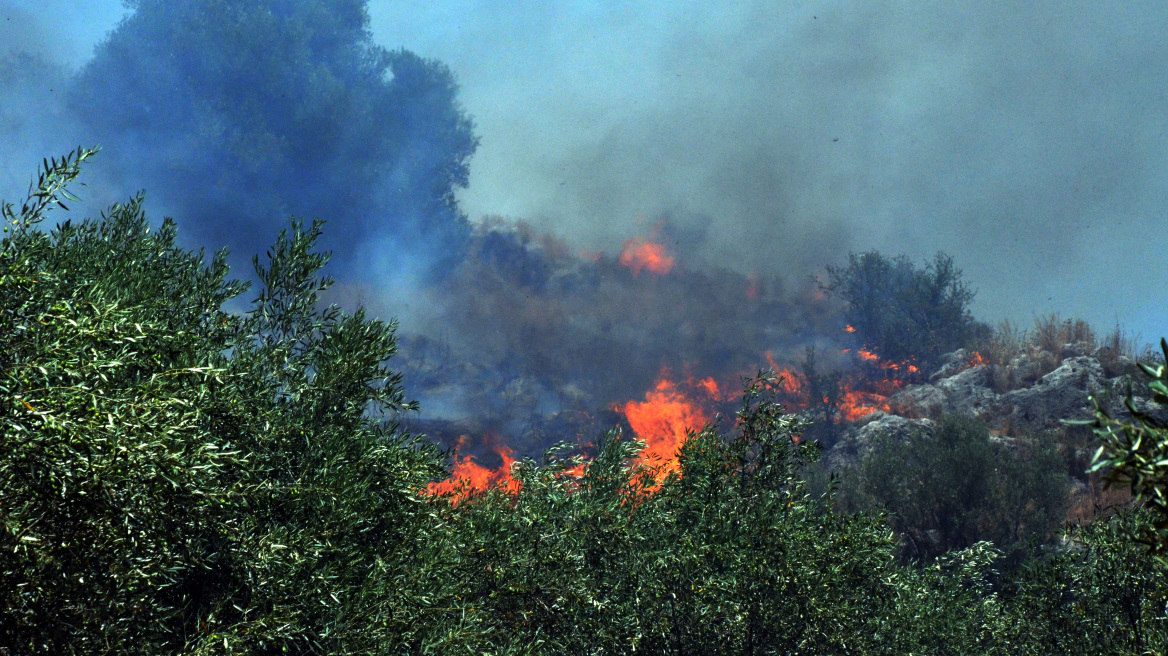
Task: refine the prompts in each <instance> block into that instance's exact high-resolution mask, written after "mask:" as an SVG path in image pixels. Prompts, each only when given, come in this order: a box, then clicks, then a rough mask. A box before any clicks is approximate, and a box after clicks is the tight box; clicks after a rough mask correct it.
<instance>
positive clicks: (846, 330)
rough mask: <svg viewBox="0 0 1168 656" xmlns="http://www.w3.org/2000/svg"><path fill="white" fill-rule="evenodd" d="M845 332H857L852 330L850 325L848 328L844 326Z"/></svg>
mask: <svg viewBox="0 0 1168 656" xmlns="http://www.w3.org/2000/svg"><path fill="white" fill-rule="evenodd" d="M844 332H845V333H854V332H856V329H855V328H852V327H851V326H850V325H848V326H844Z"/></svg>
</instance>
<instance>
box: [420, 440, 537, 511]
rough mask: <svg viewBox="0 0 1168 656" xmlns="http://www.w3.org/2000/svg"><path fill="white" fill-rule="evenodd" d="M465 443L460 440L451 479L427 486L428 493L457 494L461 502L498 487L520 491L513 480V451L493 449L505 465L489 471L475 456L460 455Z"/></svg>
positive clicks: (502, 448) (456, 449) (456, 448)
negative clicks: (459, 450) (476, 493)
mask: <svg viewBox="0 0 1168 656" xmlns="http://www.w3.org/2000/svg"><path fill="white" fill-rule="evenodd" d="M465 443H466V440H465V438H460V439H459V440H458V445H457V446H456V447H455V456H454V471H453V472H451V474H450V478H448V479H446V480H444V481H441V482H438V483H430V484H429V485H427V486H426V491H427V492H429V493H430V494H433V495H439V494H447V493H450V492H457V497H456V499H455V501H461V500H462V499H465V498H466V497H467V496H469V495H471V494H473V493H474V492H481V491H484V490H488V489H490V488H492V487H497V486H503V487H505V488H506V489H507V491H508V492H512V493H514V492H518V491H519V484H518V483H517V482H516V481H515V479H513V478H511V465H512V464H514V463H515V458H514V457H512V455H511V449H509V448H507V447H506V446H501V445H499V446H495V447H493V450H494V452H495V453H496V454H497V455H498V456H499V457H500V458H502V459H503V464H502V465H500V466H499V468H498V469H487V468H486V467H483V466H482V465H480V464H478V463H477V462H475V461H474V456H469V455H468V456H459V455H458V449H460V448H462V446H463V445H464V444H465Z"/></svg>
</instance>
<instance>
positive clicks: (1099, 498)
mask: <svg viewBox="0 0 1168 656" xmlns="http://www.w3.org/2000/svg"><path fill="white" fill-rule="evenodd" d="M1131 503H1132V496H1131V492H1129V491H1128V489H1127V488H1126V487H1122V486H1115V487H1110V488H1107V489H1104V487H1103V484H1102V483H1100V482H1099V481H1098V480H1092V481H1090V482H1089V483H1088V484H1087V489H1086V490H1083V491H1082V492H1081V493H1079V494H1075V495H1074V496H1073V498H1072V500H1071V507H1070V509H1069V510H1067V520H1066V521H1067V522H1068V523H1071V524H1090V523H1091V522H1093V521H1095V520H1096V519H1102V518H1105V517H1107V516H1108V515H1111V514H1112V513H1114V512H1115V510H1116V509H1118V508H1125V507H1128V506H1130V505H1131Z"/></svg>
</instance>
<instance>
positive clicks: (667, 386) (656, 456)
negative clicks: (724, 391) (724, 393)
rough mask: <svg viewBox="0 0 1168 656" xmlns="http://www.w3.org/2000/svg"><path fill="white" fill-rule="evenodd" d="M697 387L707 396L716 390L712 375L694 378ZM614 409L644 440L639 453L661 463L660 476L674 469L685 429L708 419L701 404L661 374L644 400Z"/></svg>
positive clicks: (698, 426) (684, 436) (694, 428)
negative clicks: (710, 376)
mask: <svg viewBox="0 0 1168 656" xmlns="http://www.w3.org/2000/svg"><path fill="white" fill-rule="evenodd" d="M697 387H699V388H700V389H702V390H704V391H705V392H706V393H707V394H709V395H711V396H714V395H716V394H717V391H718V386H717V384H716V383H715V382H714V379H712V378H706V379H704V380H702V381H700V382H698V383H697ZM617 411H618V412H620V413H621V414H623V415H624V416H625V418H626V419H628V422H629V426H631V427H632V429H633V433H634V434H635V435H636V436H637V437H639V438H640V439H642V440H644V442H645V449H644V450H642V451H641V457H642V458H643V459H646V460H651V461H653V462H654V464H656V463H660V464H661V467H662V469H661V476H662V477H663V476H665V475H666V474H669V473H671V472H676V471H678V464H677V450H678V449H679V448H681V445H682V443H684V442H685V438H686V435H687V433H688V432H689V431H695V430H700V429H701V428H702V427H703V426H705V425H706V424H707V423H709V417H708V415H707V414H706V412H705V411H704V410H702V408H701V406H700V405H699V404H698V403H696V402H695V401H694V400H693V399H690V398H688V397H687V396H686V395H685V394H683V393H682V392H681V391H680V390H678V388H677V386H676V385H675V384H674V383H673V382H671V381H670V380H669V378H668V377H667V376H666V375H664V374H663V375H662V376H661V377H660V378H659V379H658V381H657V385H656V387H654V388H653V389H652V390H650V391H649V392H647V393H646V394H645V400H644V401H629V402H627V403H625V404H623V405H621V406H618V407H617Z"/></svg>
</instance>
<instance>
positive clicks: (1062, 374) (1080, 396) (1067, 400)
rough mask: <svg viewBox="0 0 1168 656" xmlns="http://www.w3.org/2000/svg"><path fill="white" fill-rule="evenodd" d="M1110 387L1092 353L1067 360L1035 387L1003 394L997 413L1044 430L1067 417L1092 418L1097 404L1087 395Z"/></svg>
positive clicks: (1021, 425) (1017, 423)
mask: <svg viewBox="0 0 1168 656" xmlns="http://www.w3.org/2000/svg"><path fill="white" fill-rule="evenodd" d="M1109 389H1110V385H1109V383H1108V381H1107V379H1106V378H1104V375H1103V367H1102V365H1100V364H1099V361H1098V360H1096V359H1095V358H1092V357H1089V356H1080V357H1075V358H1068V359H1067V360H1064V361H1063V363H1062V365H1061V366H1059V367H1058V368H1057V369H1055V370H1054V371H1052V372H1050V373H1048V374H1046V375H1045V376H1043V377H1042V378H1040V379H1039V380H1038V383H1037V384H1036V385H1034V386H1033V387H1029V388H1025V389H1019V390H1014V391H1012V392H1007V393H1006V394H1003V395H1001V399H1000V409H999V412H998V414H999V415H1000V416H1006V417H1008V418H1009V421H1010V423H1011V425H1012V426H1013V427H1014V428H1015V429H1020V430H1025V431H1041V430H1049V429H1055V428H1059V427H1060V426H1061V425H1062V424H1061V421H1062V420H1064V419H1069V420H1074V419H1090V418H1091V417H1093V416H1094V406H1093V405H1092V404H1091V402H1090V400H1089V398H1088V397H1090V396H1092V395H1094V396H1100V395H1101V394H1103V393H1104V392H1106V391H1108V390H1109Z"/></svg>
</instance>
